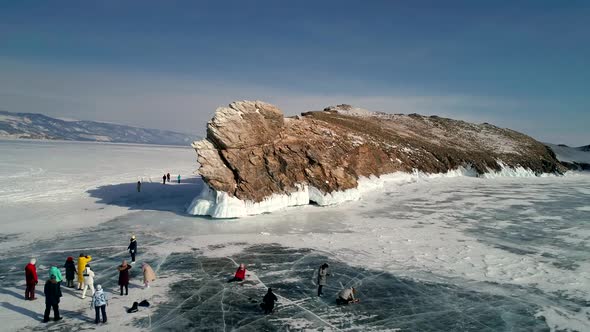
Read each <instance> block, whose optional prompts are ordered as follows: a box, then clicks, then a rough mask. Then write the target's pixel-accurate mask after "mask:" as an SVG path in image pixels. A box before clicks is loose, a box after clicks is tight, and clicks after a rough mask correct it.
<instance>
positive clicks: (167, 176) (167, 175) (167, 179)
mask: <svg viewBox="0 0 590 332" xmlns="http://www.w3.org/2000/svg"><path fill="white" fill-rule="evenodd" d="M166 181H168V183H170V173H168V174H166Z"/></svg>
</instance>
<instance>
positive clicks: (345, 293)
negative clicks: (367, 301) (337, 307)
mask: <svg viewBox="0 0 590 332" xmlns="http://www.w3.org/2000/svg"><path fill="white" fill-rule="evenodd" d="M355 293H356V289H354V287H350V288H344V289H343V290H341V291H340V293H338V298H337V299H336V304H349V303H357V302H359V301H360V300H359V299H356V298H355V297H354V294H355Z"/></svg>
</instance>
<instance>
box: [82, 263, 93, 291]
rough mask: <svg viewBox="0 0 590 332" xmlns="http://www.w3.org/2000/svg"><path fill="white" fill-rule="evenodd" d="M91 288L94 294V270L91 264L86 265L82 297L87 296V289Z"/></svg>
mask: <svg viewBox="0 0 590 332" xmlns="http://www.w3.org/2000/svg"><path fill="white" fill-rule="evenodd" d="M88 288H90V290H91V291H92V295H94V271H92V269H91V268H90V264H88V265H86V269H85V270H84V290H83V291H82V298H83V299H85V298H86V291H87V290H88Z"/></svg>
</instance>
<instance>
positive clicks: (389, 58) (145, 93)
mask: <svg viewBox="0 0 590 332" xmlns="http://www.w3.org/2000/svg"><path fill="white" fill-rule="evenodd" d="M589 17H590V2H589V1H575V0H573V1H543V0H531V1H518V0H513V1H500V0H498V1H452V0H451V1H360V0H358V1H347V0H340V1H306V0H300V1H276V0H275V1H221V0H219V1H196V0H194V1H163V0H162V1H149V0H142V1H111V0H101V1H94V2H91V1H59V2H54V1H29V0H19V1H0V109H2V110H6V111H12V112H33V113H43V114H46V115H50V116H55V117H61V118H68V119H80V120H96V121H107V122H117V123H123V124H129V125H134V126H141V127H149V128H160V129H170V130H176V131H181V132H186V133H191V134H199V135H203V134H204V132H205V128H206V123H207V121H208V120H210V119H211V117H212V116H213V114H214V112H215V109H216V108H217V107H219V106H224V105H227V104H229V103H230V102H232V101H234V100H243V99H247V100H264V101H267V102H271V103H273V104H276V105H277V106H279V107H280V108H281V109H282V110H283V111H284V112H285V113H286V114H287V115H294V114H298V113H300V112H304V111H309V110H319V109H323V108H324V107H326V106H328V105H334V104H340V103H347V104H352V105H354V106H357V107H362V108H366V109H369V110H373V111H383V112H389V113H420V114H425V115H432V114H436V115H439V116H446V117H451V118H455V119H462V120H466V121H471V122H477V123H481V122H488V123H492V124H495V125H498V126H500V127H507V128H511V129H514V130H518V131H522V132H524V133H526V134H529V135H531V136H533V137H535V138H537V139H539V140H541V141H545V142H552V143H565V144H568V145H573V146H577V145H586V144H590V129H589V125H588V124H590V19H588V18H589Z"/></svg>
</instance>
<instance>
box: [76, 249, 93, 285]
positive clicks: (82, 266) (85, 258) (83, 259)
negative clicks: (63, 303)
mask: <svg viewBox="0 0 590 332" xmlns="http://www.w3.org/2000/svg"><path fill="white" fill-rule="evenodd" d="M91 260H92V257H91V256H89V255H84V254H80V257H78V290H82V288H84V270H86V264H88V262H90V261H91Z"/></svg>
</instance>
